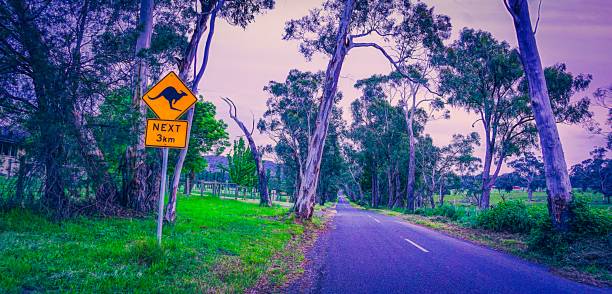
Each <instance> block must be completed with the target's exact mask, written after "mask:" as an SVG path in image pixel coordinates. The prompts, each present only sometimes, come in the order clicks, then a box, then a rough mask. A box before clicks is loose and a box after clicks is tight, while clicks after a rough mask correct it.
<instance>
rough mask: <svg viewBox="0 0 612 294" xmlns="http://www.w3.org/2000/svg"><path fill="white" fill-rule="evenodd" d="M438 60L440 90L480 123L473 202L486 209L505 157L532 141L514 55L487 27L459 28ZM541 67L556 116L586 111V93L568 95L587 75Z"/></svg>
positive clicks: (563, 118) (574, 117)
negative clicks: (478, 189) (477, 188)
mask: <svg viewBox="0 0 612 294" xmlns="http://www.w3.org/2000/svg"><path fill="white" fill-rule="evenodd" d="M443 62H444V66H443V67H442V69H441V71H440V77H441V82H440V90H441V91H442V92H443V93H444V94H446V95H448V103H450V104H451V105H454V106H457V107H462V108H464V109H466V110H467V111H468V112H473V113H475V114H477V115H478V119H477V120H476V121H475V122H474V124H476V123H480V124H481V125H482V127H483V132H484V141H485V156H484V160H483V171H482V193H481V196H480V199H479V202H480V203H479V206H480V208H482V209H486V208H488V207H489V197H490V192H491V188H492V187H493V185H494V184H495V179H496V178H497V176H498V175H499V171H500V169H501V167H502V165H503V163H504V161H505V159H506V158H507V157H509V156H512V155H515V154H517V153H518V152H520V151H521V150H523V149H525V148H529V147H531V146H535V145H536V144H537V143H536V139H537V129H536V126H535V123H534V119H535V117H534V115H533V112H532V109H531V107H530V106H529V101H530V96H529V93H528V89H527V88H528V87H527V81H526V80H525V79H523V70H522V66H521V62H520V57H519V54H518V52H517V51H516V50H515V49H512V48H510V46H509V45H508V44H507V43H506V42H499V41H497V40H495V39H494V38H493V36H492V35H491V34H490V33H488V32H483V31H475V30H472V29H464V30H463V31H462V32H461V33H460V37H459V40H457V41H455V42H454V43H453V44H452V45H451V47H450V48H449V49H448V52H447V54H446V58H445V60H444V61H443ZM545 72H546V77H547V79H549V80H550V81H549V84H551V85H554V91H551V98H552V100H551V101H550V103H551V105H552V107H553V115H554V116H555V118H556V119H557V122H560V123H579V122H582V121H584V120H585V119H586V118H588V117H590V116H591V115H592V114H591V113H590V112H589V110H588V105H589V100H588V99H586V98H584V99H581V100H579V101H577V102H573V101H571V98H572V96H573V95H574V94H576V93H577V92H581V91H584V90H585V89H586V88H587V87H588V85H589V83H590V80H591V77H590V76H589V75H578V76H576V77H574V76H573V75H572V74H571V73H568V72H567V71H566V67H565V65H563V64H558V65H555V66H552V67H550V68H547V69H546V70H545ZM551 88H552V86H551ZM474 124H473V125H474Z"/></svg>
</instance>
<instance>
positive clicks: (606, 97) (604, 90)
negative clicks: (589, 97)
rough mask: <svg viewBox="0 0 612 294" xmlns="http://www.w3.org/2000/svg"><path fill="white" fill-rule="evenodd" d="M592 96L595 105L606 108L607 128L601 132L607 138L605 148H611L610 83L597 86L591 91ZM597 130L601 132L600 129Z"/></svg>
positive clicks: (611, 112)
mask: <svg viewBox="0 0 612 294" xmlns="http://www.w3.org/2000/svg"><path fill="white" fill-rule="evenodd" d="M593 98H595V102H596V103H597V105H599V106H601V107H603V108H604V109H607V110H608V119H607V120H606V123H605V124H606V125H607V126H608V128H607V131H603V134H604V135H605V136H606V139H607V140H606V148H608V150H612V85H609V86H607V87H601V88H598V89H597V90H596V91H595V92H594V93H593ZM598 131H599V132H601V130H598Z"/></svg>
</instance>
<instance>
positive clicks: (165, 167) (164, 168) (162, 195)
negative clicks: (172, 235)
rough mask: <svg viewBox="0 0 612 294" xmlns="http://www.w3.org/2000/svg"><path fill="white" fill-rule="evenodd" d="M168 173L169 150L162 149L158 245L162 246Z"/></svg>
mask: <svg viewBox="0 0 612 294" xmlns="http://www.w3.org/2000/svg"><path fill="white" fill-rule="evenodd" d="M167 171H168V148H162V173H161V184H160V185H159V205H158V209H157V244H159V245H161V238H162V227H163V225H164V198H165V194H166V173H167Z"/></svg>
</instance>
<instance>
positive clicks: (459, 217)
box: [414, 204, 476, 223]
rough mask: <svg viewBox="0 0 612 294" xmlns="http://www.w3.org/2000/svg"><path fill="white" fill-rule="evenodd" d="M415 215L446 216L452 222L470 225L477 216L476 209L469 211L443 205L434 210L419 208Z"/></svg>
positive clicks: (461, 207)
mask: <svg viewBox="0 0 612 294" xmlns="http://www.w3.org/2000/svg"><path fill="white" fill-rule="evenodd" d="M414 214H418V215H424V216H444V217H447V218H449V219H450V220H452V221H456V222H461V223H470V222H471V219H472V218H473V217H474V215H476V210H475V209H469V208H466V207H463V206H453V205H450V204H443V205H440V206H438V207H436V208H434V209H432V208H417V209H416V210H415V211H414Z"/></svg>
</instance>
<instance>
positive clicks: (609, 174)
mask: <svg viewBox="0 0 612 294" xmlns="http://www.w3.org/2000/svg"><path fill="white" fill-rule="evenodd" d="M607 152H609V151H608V150H606V149H604V148H595V149H594V150H593V151H592V152H591V156H592V158H590V159H587V160H584V161H582V162H581V163H579V164H576V165H574V166H572V168H571V172H570V180H571V181H572V185H573V186H574V187H576V188H581V189H582V190H583V191H585V190H587V189H589V190H592V191H596V192H600V193H603V194H604V197H606V198H607V201H608V203H610V197H611V196H612V159H610V158H607V157H606V153H607Z"/></svg>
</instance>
